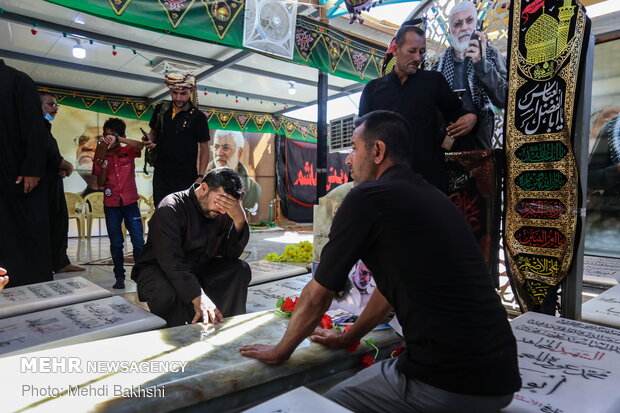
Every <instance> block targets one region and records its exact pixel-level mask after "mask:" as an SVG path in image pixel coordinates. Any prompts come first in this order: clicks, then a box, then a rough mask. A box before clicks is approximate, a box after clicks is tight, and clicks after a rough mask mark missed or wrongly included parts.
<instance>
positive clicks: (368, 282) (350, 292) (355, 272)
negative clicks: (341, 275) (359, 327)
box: [329, 260, 377, 316]
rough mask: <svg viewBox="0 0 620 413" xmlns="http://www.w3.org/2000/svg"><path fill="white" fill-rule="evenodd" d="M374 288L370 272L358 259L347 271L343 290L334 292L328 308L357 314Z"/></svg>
mask: <svg viewBox="0 0 620 413" xmlns="http://www.w3.org/2000/svg"><path fill="white" fill-rule="evenodd" d="M376 288H377V284H376V283H375V280H374V278H373V276H372V272H371V271H370V270H369V269H368V267H366V264H364V262H363V261H362V260H358V261H357V262H356V263H355V265H353V268H351V271H349V276H348V278H347V282H346V285H345V288H344V290H343V291H340V292H338V293H337V294H336V296H335V297H334V299H333V301H332V304H331V305H330V307H329V309H330V310H343V311H345V312H347V313H350V314H354V315H358V316H359V315H360V314H361V313H362V311H364V308H366V305H367V304H368V301H369V300H370V297H371V296H372V293H373V292H374V291H375V289H376Z"/></svg>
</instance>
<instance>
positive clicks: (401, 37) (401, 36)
mask: <svg viewBox="0 0 620 413" xmlns="http://www.w3.org/2000/svg"><path fill="white" fill-rule="evenodd" d="M409 32H414V33H415V34H417V35H418V36H420V37H424V38H426V34H425V33H424V30H422V29H421V28H419V27H418V26H401V27H400V29H398V31H397V32H396V37H395V38H394V42H396V44H397V45H398V46H399V47H400V46H402V45H403V43H404V42H405V36H407V33H409Z"/></svg>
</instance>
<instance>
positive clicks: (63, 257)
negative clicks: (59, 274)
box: [48, 176, 71, 271]
mask: <svg viewBox="0 0 620 413" xmlns="http://www.w3.org/2000/svg"><path fill="white" fill-rule="evenodd" d="M48 189H49V209H50V237H51V242H52V249H51V253H52V269H53V270H54V271H58V270H60V269H62V268H64V267H66V266H67V265H69V264H70V263H71V261H69V257H68V256H67V237H68V233H69V215H68V212H67V201H66V200H65V188H64V185H63V182H62V178H59V177H58V176H50V178H49V188H48Z"/></svg>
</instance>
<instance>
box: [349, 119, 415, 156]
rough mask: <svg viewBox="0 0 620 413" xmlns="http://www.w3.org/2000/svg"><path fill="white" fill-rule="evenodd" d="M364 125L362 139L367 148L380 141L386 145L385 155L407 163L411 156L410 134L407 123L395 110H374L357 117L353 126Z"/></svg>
mask: <svg viewBox="0 0 620 413" xmlns="http://www.w3.org/2000/svg"><path fill="white" fill-rule="evenodd" d="M361 125H363V126H364V134H363V135H362V136H363V139H364V143H365V144H366V147H367V148H370V147H371V146H372V145H374V143H375V142H376V141H382V142H383V143H385V147H386V157H390V158H391V159H392V160H393V161H395V162H396V163H407V162H409V161H410V156H411V134H410V129H409V123H408V122H407V120H406V119H405V118H403V117H402V116H401V115H400V114H398V113H396V112H392V111H389V110H375V111H374V112H370V113H367V114H365V115H364V116H362V117H361V118H358V119H357V120H356V121H355V123H354V126H355V127H356V128H357V127H359V126H361Z"/></svg>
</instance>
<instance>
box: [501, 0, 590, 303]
mask: <svg viewBox="0 0 620 413" xmlns="http://www.w3.org/2000/svg"><path fill="white" fill-rule="evenodd" d="M589 33H590V20H589V19H588V17H587V16H586V14H585V8H584V7H583V6H582V5H581V4H579V2H577V1H575V0H531V1H528V0H515V1H514V2H513V3H512V7H511V15H510V33H509V35H510V37H509V42H508V45H509V49H508V50H509V51H508V61H509V65H508V102H507V105H506V123H505V130H504V136H505V137H506V140H505V151H506V167H507V170H506V193H505V195H506V196H505V199H506V207H505V239H504V246H505V248H506V258H507V265H506V268H507V271H508V274H509V276H510V280H511V285H512V288H513V291H514V293H515V296H516V297H517V299H518V302H519V305H520V307H521V309H522V311H530V310H531V311H538V312H544V313H547V314H555V307H556V302H557V290H558V287H559V283H560V282H561V281H562V280H563V279H564V278H565V277H566V275H567V274H568V272H569V269H570V267H571V264H572V261H573V254H574V251H576V249H577V246H576V238H577V237H576V233H577V225H578V216H577V213H576V211H578V209H579V199H578V198H579V196H578V195H579V194H578V183H579V175H578V171H577V166H576V162H575V154H574V152H573V143H574V137H575V133H574V132H575V120H576V113H577V112H578V111H577V108H578V105H579V104H580V102H578V101H577V99H578V95H577V91H578V90H579V82H580V81H581V76H580V73H581V72H582V71H583V70H584V59H585V56H586V48H587V45H588V41H587V39H588V37H589Z"/></svg>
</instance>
